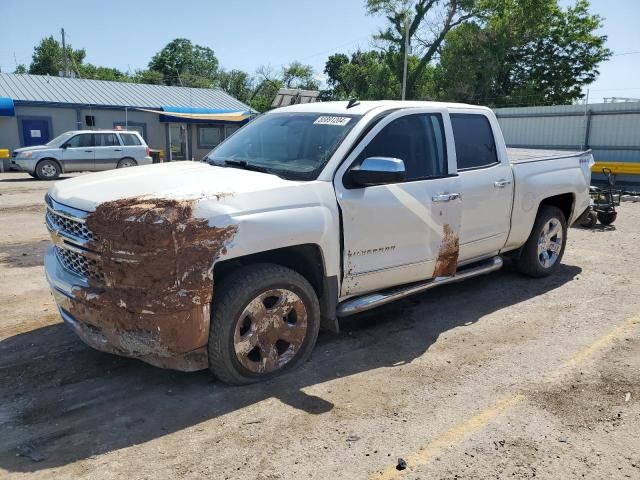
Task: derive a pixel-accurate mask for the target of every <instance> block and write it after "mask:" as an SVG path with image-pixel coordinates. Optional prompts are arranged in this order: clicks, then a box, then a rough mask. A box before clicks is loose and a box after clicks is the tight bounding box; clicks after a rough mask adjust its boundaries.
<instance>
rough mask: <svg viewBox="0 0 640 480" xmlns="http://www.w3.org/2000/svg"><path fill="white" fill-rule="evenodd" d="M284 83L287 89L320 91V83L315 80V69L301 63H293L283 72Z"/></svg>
mask: <svg viewBox="0 0 640 480" xmlns="http://www.w3.org/2000/svg"><path fill="white" fill-rule="evenodd" d="M282 81H283V83H284V86H285V87H286V88H300V89H302V90H318V89H319V88H320V86H319V84H318V81H317V80H316V79H315V78H314V74H313V67H312V66H311V65H303V64H302V63H300V62H292V63H290V64H289V65H288V66H287V67H285V68H284V69H283V71H282Z"/></svg>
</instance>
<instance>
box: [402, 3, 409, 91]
mask: <svg viewBox="0 0 640 480" xmlns="http://www.w3.org/2000/svg"><path fill="white" fill-rule="evenodd" d="M404 23H405V25H404V69H403V71H402V100H405V99H406V97H407V57H408V56H409V9H408V8H407V11H406V14H405V18H404Z"/></svg>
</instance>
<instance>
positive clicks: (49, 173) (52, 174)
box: [36, 160, 60, 180]
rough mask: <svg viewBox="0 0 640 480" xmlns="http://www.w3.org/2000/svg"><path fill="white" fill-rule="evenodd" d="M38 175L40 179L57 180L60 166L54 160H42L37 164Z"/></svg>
mask: <svg viewBox="0 0 640 480" xmlns="http://www.w3.org/2000/svg"><path fill="white" fill-rule="evenodd" d="M36 176H37V178H39V179H40V180H55V179H56V178H58V177H59V176H60V167H59V166H58V164H57V163H56V162H54V161H53V160H41V161H40V162H39V163H38V165H37V166H36Z"/></svg>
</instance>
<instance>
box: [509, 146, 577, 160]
mask: <svg viewBox="0 0 640 480" xmlns="http://www.w3.org/2000/svg"><path fill="white" fill-rule="evenodd" d="M584 153H585V151H584V150H544V149H540V148H512V147H507V156H508V157H509V162H511V163H527V162H539V161H542V160H553V159H557V158H568V157H578V156H580V155H582V154H584Z"/></svg>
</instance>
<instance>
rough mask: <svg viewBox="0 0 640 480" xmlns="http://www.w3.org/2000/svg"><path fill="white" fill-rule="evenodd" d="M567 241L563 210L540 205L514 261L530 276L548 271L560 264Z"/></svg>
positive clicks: (520, 270) (546, 273) (550, 272)
mask: <svg viewBox="0 0 640 480" xmlns="http://www.w3.org/2000/svg"><path fill="white" fill-rule="evenodd" d="M566 244H567V220H566V219H565V216H564V213H562V211H561V210H560V209H559V208H557V207H554V206H551V205H542V206H541V207H540V210H539V211H538V215H537V217H536V221H535V222H534V224H533V229H532V230H531V234H530V235H529V238H528V239H527V243H525V244H524V246H523V247H522V250H521V251H520V255H519V256H518V259H517V261H516V267H517V269H518V271H519V272H520V273H523V274H524V275H528V276H530V277H547V276H549V275H551V274H552V273H554V272H555V271H556V270H557V269H558V267H559V265H560V261H561V260H562V256H563V255H564V248H565V246H566Z"/></svg>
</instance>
